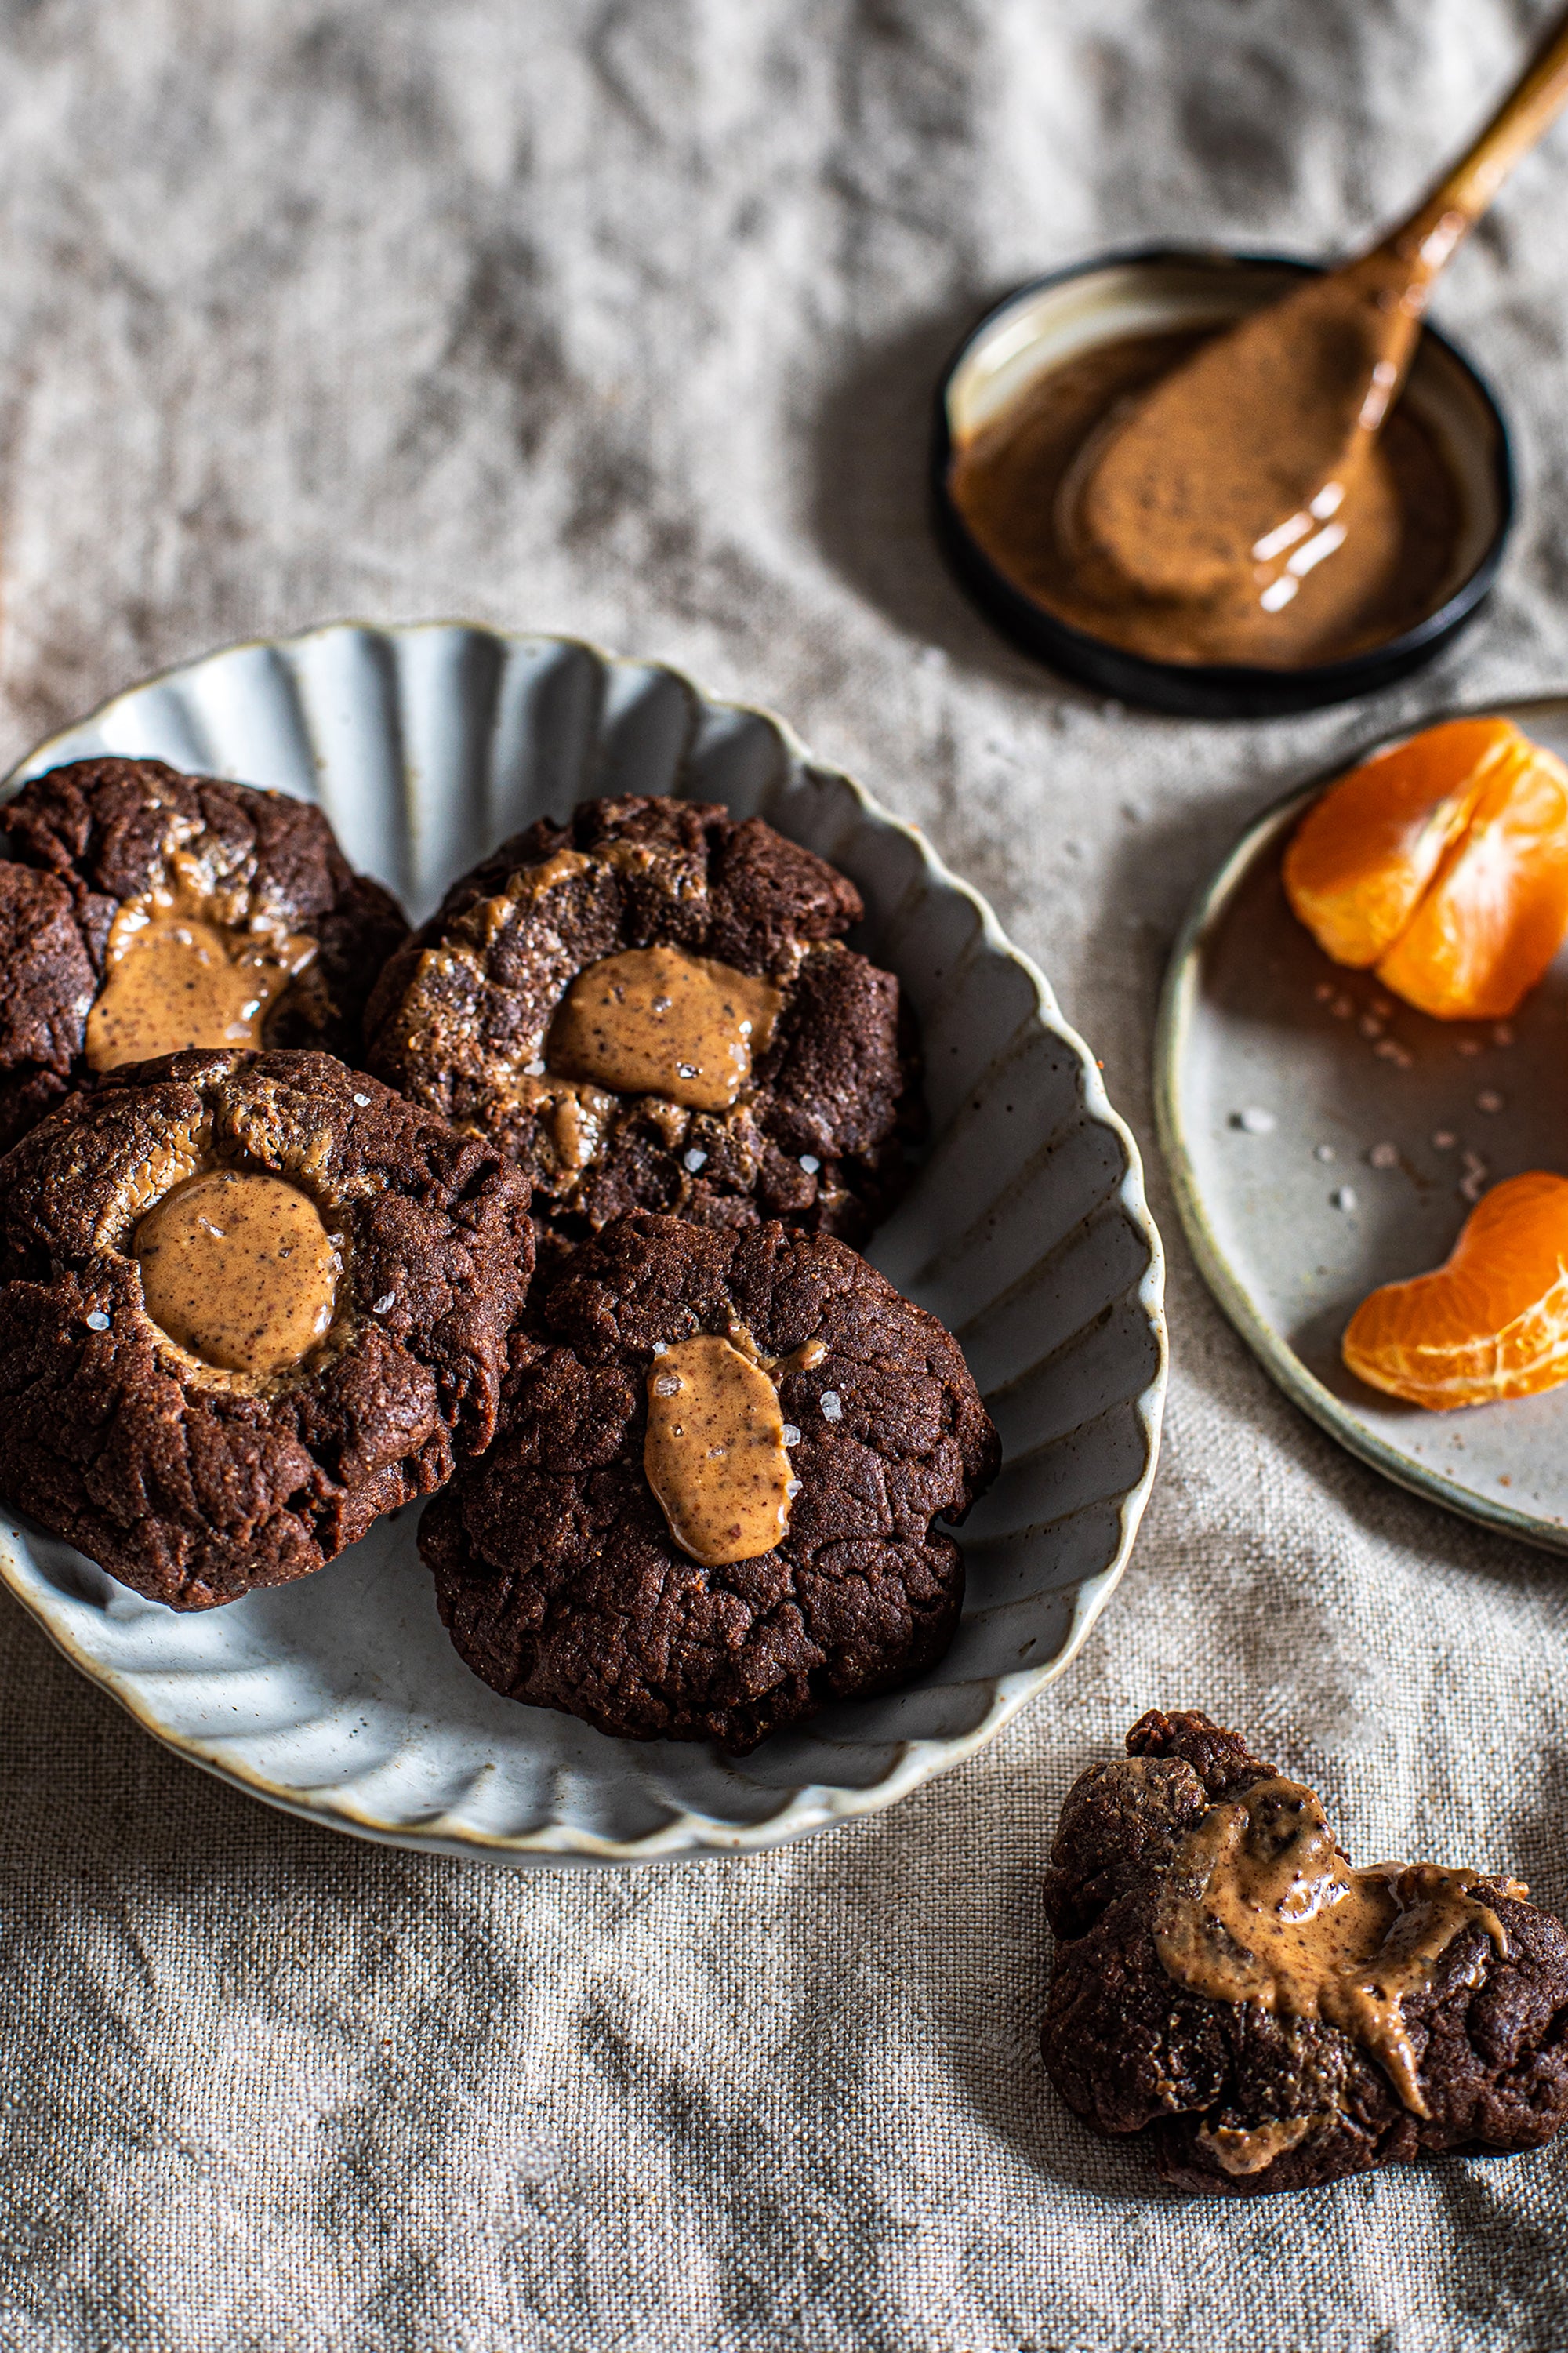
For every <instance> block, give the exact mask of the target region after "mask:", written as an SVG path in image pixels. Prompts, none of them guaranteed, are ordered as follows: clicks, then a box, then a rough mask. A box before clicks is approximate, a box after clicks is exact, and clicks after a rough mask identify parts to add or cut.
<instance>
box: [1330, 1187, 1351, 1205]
mask: <svg viewBox="0 0 1568 2353" xmlns="http://www.w3.org/2000/svg"><path fill="white" fill-rule="evenodd" d="M1329 1201H1330V1204H1331V1207H1332V1208H1336V1209H1353V1208H1355V1194H1354V1191H1353V1190H1352V1187H1350V1186H1349V1185H1342V1186H1340V1187H1338V1189H1337V1190H1336V1191H1334V1192H1332V1193H1331V1194H1330V1195H1329Z"/></svg>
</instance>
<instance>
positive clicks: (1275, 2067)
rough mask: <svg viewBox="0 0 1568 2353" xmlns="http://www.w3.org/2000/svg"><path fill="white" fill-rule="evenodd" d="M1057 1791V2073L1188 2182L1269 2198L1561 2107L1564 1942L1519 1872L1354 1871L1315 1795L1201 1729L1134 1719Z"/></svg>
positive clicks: (1228, 1738)
mask: <svg viewBox="0 0 1568 2353" xmlns="http://www.w3.org/2000/svg"><path fill="white" fill-rule="evenodd" d="M1127 1748H1128V1755H1127V1757H1125V1758H1123V1759H1118V1760H1117V1761H1116V1762H1114V1763H1111V1764H1107V1765H1094V1766H1091V1767H1089V1771H1088V1772H1087V1773H1084V1774H1082V1775H1081V1776H1080V1777H1079V1780H1078V1781H1077V1782H1076V1783H1075V1785H1074V1787H1073V1788H1072V1789H1071V1790H1070V1791H1069V1792H1068V1799H1067V1803H1066V1804H1065V1805H1064V1807H1063V1808H1062V1816H1061V1822H1060V1826H1059V1828H1058V1831H1057V1837H1056V1842H1055V1844H1054V1845H1053V1847H1052V1849H1051V1865H1052V1868H1051V1870H1050V1872H1049V1873H1047V1880H1046V1908H1047V1914H1048V1915H1049V1919H1050V1925H1051V1928H1052V1930H1053V1932H1054V1934H1055V1936H1056V1939H1057V1947H1056V1960H1055V1967H1054V1968H1053V1971H1052V1976H1051V1988H1050V1995H1049V2000H1048V2003H1047V2015H1046V2029H1045V2058H1046V2065H1047V2069H1048V2071H1049V2073H1050V2076H1051V2080H1052V2082H1053V2083H1054V2084H1056V2086H1057V2089H1058V2091H1059V2092H1060V2094H1061V2095H1062V2097H1063V2099H1064V2100H1066V2102H1067V2104H1068V2106H1069V2107H1070V2108H1072V2109H1073V2110H1074V2111H1075V2112H1076V2114H1078V2115H1079V2116H1082V2117H1084V2118H1085V2119H1086V2120H1087V2121H1088V2122H1089V2123H1090V2124H1092V2125H1093V2126H1095V2127H1096V2129H1097V2130H1099V2131H1100V2132H1103V2133H1113V2134H1120V2133H1140V2132H1141V2133H1143V2134H1145V2135H1146V2137H1147V2139H1148V2142H1149V2144H1150V2147H1151V2152H1152V2156H1153V2158H1154V2161H1155V2163H1156V2165H1157V2166H1158V2168H1159V2169H1160V2171H1161V2173H1162V2174H1163V2176H1164V2178H1165V2179H1166V2180H1167V2181H1170V2182H1173V2183H1175V2184H1176V2185H1177V2187H1178V2188H1180V2189H1191V2190H1196V2191H1200V2192H1207V2193H1210V2194H1214V2193H1219V2194H1223V2195H1225V2196H1228V2197H1244V2198H1255V2197H1258V2196H1261V2195H1262V2194H1264V2193H1265V2192H1267V2191H1268V2190H1273V2189H1308V2188H1310V2187H1311V2186H1312V2185H1314V2184H1315V2183H1318V2182H1323V2181H1337V2180H1339V2179H1341V2178H1342V2176H1344V2175H1346V2174H1351V2173H1363V2172H1365V2171H1366V2170H1367V2169H1368V2168H1371V2167H1373V2166H1378V2165H1391V2164H1395V2163H1399V2162H1403V2161H1405V2160H1408V2159H1410V2158H1415V2157H1418V2156H1421V2155H1423V2154H1428V2153H1430V2154H1436V2153H1441V2152H1446V2151H1452V2150H1468V2151H1472V2152H1492V2153H1494V2154H1495V2153H1500V2152H1502V2151H1505V2150H1519V2149H1530V2148H1539V2147H1541V2146H1542V2143H1543V2142H1545V2141H1548V2140H1550V2139H1551V2137H1552V2134H1553V2133H1554V2132H1555V2131H1556V2130H1557V2128H1558V2126H1560V2125H1561V2124H1562V2122H1563V2118H1564V2116H1568V1935H1565V1934H1564V1932H1563V1927H1562V1926H1561V1925H1560V1923H1559V1922H1558V1921H1556V1920H1554V1919H1553V1918H1552V1915H1551V1914H1550V1913H1547V1912H1542V1911H1539V1910H1537V1908H1536V1906H1535V1905H1532V1904H1530V1903H1527V1902H1526V1901H1525V1897H1526V1896H1527V1894H1528V1893H1529V1891H1528V1889H1526V1888H1523V1887H1521V1885H1520V1884H1519V1883H1518V1882H1517V1881H1515V1880H1512V1879H1508V1878H1501V1877H1490V1876H1486V1875H1483V1874H1481V1873H1476V1872H1472V1871H1446V1870H1440V1869H1438V1868H1437V1867H1436V1866H1435V1865H1432V1864H1427V1863H1412V1864H1405V1863H1381V1864H1377V1865H1375V1866H1374V1867H1373V1868H1372V1869H1371V1870H1365V1871H1352V1868H1351V1866H1350V1863H1349V1861H1348V1859H1347V1858H1346V1856H1345V1855H1344V1853H1343V1852H1342V1849H1341V1848H1340V1847H1339V1846H1338V1845H1337V1844H1336V1842H1335V1841H1334V1838H1333V1835H1332V1833H1331V1831H1330V1830H1329V1828H1328V1826H1327V1824H1326V1822H1325V1820H1324V1818H1323V1810H1322V1807H1321V1804H1320V1802H1319V1800H1318V1799H1316V1798H1315V1797H1313V1795H1312V1793H1311V1791H1310V1789H1305V1788H1302V1787H1301V1786H1300V1783H1299V1782H1294V1781H1289V1780H1287V1779H1285V1778H1282V1777H1281V1776H1280V1775H1279V1773H1277V1772H1276V1770H1275V1768H1274V1767H1273V1766H1272V1765H1264V1764H1260V1763H1259V1762H1258V1758H1257V1757H1252V1756H1249V1755H1248V1753H1247V1745H1246V1743H1245V1742H1244V1741H1242V1740H1241V1739H1239V1738H1238V1737H1237V1735H1236V1734H1235V1733H1233V1732H1224V1731H1222V1730H1221V1729H1220V1727H1219V1726H1218V1725H1215V1724H1212V1723H1211V1722H1210V1721H1209V1719H1208V1717H1207V1716H1206V1715H1160V1714H1159V1713H1158V1712H1157V1711H1153V1712H1151V1713H1150V1714H1149V1715H1145V1716H1142V1717H1141V1718H1140V1719H1139V1721H1138V1723H1136V1724H1135V1725H1133V1727H1132V1729H1131V1732H1130V1733H1129V1734H1128V1736H1127Z"/></svg>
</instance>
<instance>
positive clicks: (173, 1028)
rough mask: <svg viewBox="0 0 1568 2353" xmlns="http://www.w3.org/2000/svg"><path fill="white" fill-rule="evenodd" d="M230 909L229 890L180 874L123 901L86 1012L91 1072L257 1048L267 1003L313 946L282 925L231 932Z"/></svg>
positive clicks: (298, 968) (298, 970)
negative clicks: (201, 1050) (211, 1050)
mask: <svg viewBox="0 0 1568 2353" xmlns="http://www.w3.org/2000/svg"><path fill="white" fill-rule="evenodd" d="M179 864H180V861H176V868H177V869H178V867H179ZM233 907H234V894H233V893H222V892H210V891H204V890H202V888H201V887H200V884H199V882H198V881H195V880H194V879H193V878H192V877H191V876H190V875H188V874H186V873H184V872H178V875H177V880H176V882H175V884H174V888H173V889H169V888H166V887H163V886H160V887H159V888H158V889H156V890H153V891H149V892H144V893H143V894H142V896H141V897H139V898H135V899H127V900H126V901H125V902H124V903H123V905H122V906H121V909H120V911H119V913H117V914H116V916H115V918H114V921H113V923H111V924H110V931H109V944H108V950H107V953H106V955H105V959H104V963H105V976H104V984H103V987H102V988H101V989H100V992H99V995H98V997H97V1000H96V1001H95V1003H94V1005H93V1007H92V1009H91V1011H90V1012H89V1015H88V1018H87V1059H88V1062H89V1066H90V1067H91V1068H92V1069H93V1070H95V1071H113V1070H118V1069H119V1068H120V1066H121V1063H124V1062H146V1061H151V1060H153V1057H154V1056H155V1055H158V1054H175V1053H179V1052H180V1051H181V1050H183V1049H184V1048H185V1047H188V1046H251V1047H254V1046H259V1045H260V1043H261V1032H262V1025H263V1023H264V1022H265V1020H266V1018H267V1014H268V1008H270V1007H271V1006H272V1005H273V1004H275V1003H276V1001H277V1000H278V998H279V997H281V996H282V994H283V992H284V990H285V989H286V988H287V987H288V986H289V982H290V981H291V980H293V979H294V978H295V977H296V976H297V975H298V974H300V973H301V972H303V970H304V969H305V966H306V965H308V964H309V963H310V959H311V958H312V956H314V955H315V953H316V947H317V943H316V942H315V941H314V940H313V939H310V938H308V937H306V936H304V935H303V934H298V935H296V934H289V933H286V932H284V931H282V930H281V929H280V928H272V929H268V930H256V931H240V930H237V929H236V928H234V926H233V925H232V924H231V923H227V922H225V921H224V920H223V918H224V916H225V915H226V914H229V913H232V912H233Z"/></svg>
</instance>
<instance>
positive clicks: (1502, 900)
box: [1377, 744, 1568, 1021]
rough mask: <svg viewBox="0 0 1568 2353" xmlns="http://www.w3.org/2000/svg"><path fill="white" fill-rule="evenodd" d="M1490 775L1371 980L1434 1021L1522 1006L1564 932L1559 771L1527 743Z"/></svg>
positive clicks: (1564, 824)
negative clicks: (1519, 755)
mask: <svg viewBox="0 0 1568 2353" xmlns="http://www.w3.org/2000/svg"><path fill="white" fill-rule="evenodd" d="M1527 750H1528V754H1529V756H1528V757H1527V758H1526V759H1524V760H1523V761H1516V760H1512V759H1508V758H1505V759H1503V760H1501V761H1500V762H1499V763H1498V764H1497V765H1496V766H1495V767H1494V768H1492V769H1490V770H1489V773H1488V775H1487V776H1486V778H1485V780H1484V782H1483V783H1482V786H1481V792H1480V798H1479V801H1478V802H1477V804H1476V807H1475V808H1474V810H1473V812H1472V814H1471V817H1470V819H1469V822H1468V825H1467V826H1466V827H1465V828H1464V830H1463V831H1462V832H1461V833H1460V834H1459V836H1458V839H1456V840H1454V841H1452V842H1450V844H1449V846H1448V848H1447V850H1445V852H1444V854H1443V860H1442V863H1441V865H1440V866H1439V867H1438V869H1437V872H1436V876H1435V878H1434V879H1433V881H1432V882H1431V884H1430V886H1429V887H1428V889H1427V890H1426V893H1425V895H1424V896H1423V898H1422V900H1421V902H1420V904H1419V905H1418V906H1417V908H1416V910H1415V914H1414V915H1413V916H1412V917H1411V919H1410V921H1409V923H1407V924H1406V925H1405V929H1404V931H1403V932H1401V934H1400V935H1399V937H1398V938H1397V939H1396V940H1395V941H1394V945H1393V946H1392V947H1391V948H1390V949H1389V950H1388V953H1387V954H1386V955H1384V958H1383V961H1382V962H1381V964H1380V965H1378V967H1377V976H1378V978H1379V979H1380V980H1381V981H1382V982H1383V983H1384V985H1385V987H1389V988H1392V989H1393V990H1394V992H1395V994H1396V995H1398V996H1400V997H1404V998H1405V1001H1406V1003H1408V1004H1410V1005H1414V1006H1416V1007H1418V1008H1420V1010H1421V1011H1422V1012H1423V1013H1435V1014H1436V1017H1437V1018H1438V1019H1439V1020H1440V1021H1462V1020H1466V1019H1469V1020H1475V1019H1478V1018H1485V1019H1495V1018H1497V1017H1498V1016H1499V1015H1500V1014H1504V1013H1511V1012H1512V1011H1513V1010H1514V1008H1516V1007H1517V1006H1518V1005H1519V1004H1520V1003H1521V1000H1522V999H1523V998H1524V997H1527V996H1528V995H1529V993H1530V991H1531V989H1532V988H1533V987H1535V984H1536V982H1537V981H1538V980H1539V979H1540V978H1541V976H1542V973H1543V972H1544V971H1545V970H1546V967H1547V965H1549V964H1550V963H1551V962H1552V957H1553V956H1554V955H1556V953H1557V949H1558V945H1559V943H1560V942H1561V940H1562V938H1563V931H1564V929H1565V928H1568V768H1564V766H1563V763H1562V761H1561V760H1558V759H1554V758H1553V756H1552V754H1551V753H1550V752H1543V751H1542V750H1541V748H1540V747H1539V746H1538V745H1536V744H1530V745H1528V746H1527Z"/></svg>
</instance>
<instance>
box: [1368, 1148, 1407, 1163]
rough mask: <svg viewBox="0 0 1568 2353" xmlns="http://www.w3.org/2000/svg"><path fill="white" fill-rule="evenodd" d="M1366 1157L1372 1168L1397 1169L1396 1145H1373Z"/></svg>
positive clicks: (1397, 1155) (1397, 1149)
mask: <svg viewBox="0 0 1568 2353" xmlns="http://www.w3.org/2000/svg"><path fill="white" fill-rule="evenodd" d="M1366 1156H1367V1158H1368V1159H1369V1160H1370V1161H1371V1163H1372V1165H1373V1167H1374V1168H1397V1167H1398V1166H1399V1146H1398V1145H1397V1144H1374V1145H1373V1147H1372V1150H1371V1151H1370V1152H1369V1153H1368V1154H1367V1155H1366Z"/></svg>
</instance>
